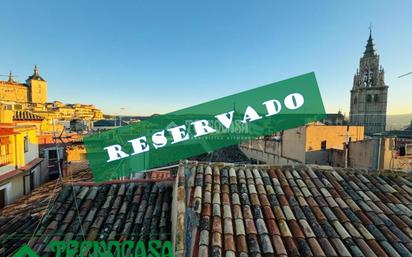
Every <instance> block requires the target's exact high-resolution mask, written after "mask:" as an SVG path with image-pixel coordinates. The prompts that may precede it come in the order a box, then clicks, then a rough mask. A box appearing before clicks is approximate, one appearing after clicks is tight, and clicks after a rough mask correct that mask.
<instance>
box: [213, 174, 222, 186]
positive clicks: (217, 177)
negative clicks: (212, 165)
mask: <svg viewBox="0 0 412 257" xmlns="http://www.w3.org/2000/svg"><path fill="white" fill-rule="evenodd" d="M213 184H219V185H220V176H219V175H216V174H214V175H213Z"/></svg>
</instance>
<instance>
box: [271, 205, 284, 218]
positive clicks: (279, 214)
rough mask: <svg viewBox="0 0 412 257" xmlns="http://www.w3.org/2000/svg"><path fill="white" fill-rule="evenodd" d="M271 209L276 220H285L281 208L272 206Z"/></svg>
mask: <svg viewBox="0 0 412 257" xmlns="http://www.w3.org/2000/svg"><path fill="white" fill-rule="evenodd" d="M273 211H274V213H275V216H276V219H277V220H285V219H286V218H285V215H284V214H283V211H282V209H281V208H280V207H279V206H275V207H273Z"/></svg>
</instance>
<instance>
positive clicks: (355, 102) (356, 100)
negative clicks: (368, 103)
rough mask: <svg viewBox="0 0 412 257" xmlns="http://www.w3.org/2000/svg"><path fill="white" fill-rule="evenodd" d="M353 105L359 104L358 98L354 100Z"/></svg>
mask: <svg viewBox="0 0 412 257" xmlns="http://www.w3.org/2000/svg"><path fill="white" fill-rule="evenodd" d="M353 103H354V104H357V103H358V98H357V97H356V96H355V97H354V98H353Z"/></svg>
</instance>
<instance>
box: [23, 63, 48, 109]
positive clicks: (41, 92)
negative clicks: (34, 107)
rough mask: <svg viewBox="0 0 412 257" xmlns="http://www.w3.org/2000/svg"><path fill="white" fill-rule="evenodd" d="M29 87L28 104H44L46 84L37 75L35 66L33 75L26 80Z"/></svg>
mask: <svg viewBox="0 0 412 257" xmlns="http://www.w3.org/2000/svg"><path fill="white" fill-rule="evenodd" d="M26 83H27V85H28V86H29V92H28V93H29V102H30V103H33V104H44V103H46V102H47V82H46V80H44V79H43V78H42V77H41V76H40V75H39V70H38V69H37V66H34V73H33V75H31V76H30V77H29V78H28V79H27V80H26Z"/></svg>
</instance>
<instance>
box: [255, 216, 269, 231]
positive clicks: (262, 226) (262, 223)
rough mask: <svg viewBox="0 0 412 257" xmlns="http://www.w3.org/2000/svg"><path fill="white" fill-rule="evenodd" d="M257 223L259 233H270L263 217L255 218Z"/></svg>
mask: <svg viewBox="0 0 412 257" xmlns="http://www.w3.org/2000/svg"><path fill="white" fill-rule="evenodd" d="M255 225H256V229H257V231H258V233H259V235H260V234H268V233H269V232H268V230H267V228H266V224H265V221H264V220H263V219H256V220H255Z"/></svg>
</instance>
